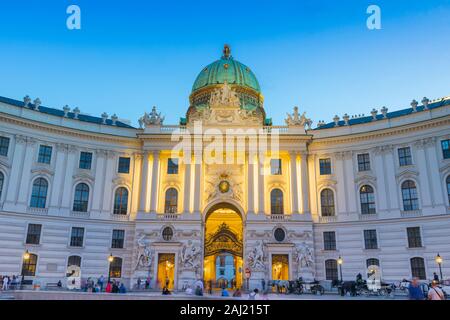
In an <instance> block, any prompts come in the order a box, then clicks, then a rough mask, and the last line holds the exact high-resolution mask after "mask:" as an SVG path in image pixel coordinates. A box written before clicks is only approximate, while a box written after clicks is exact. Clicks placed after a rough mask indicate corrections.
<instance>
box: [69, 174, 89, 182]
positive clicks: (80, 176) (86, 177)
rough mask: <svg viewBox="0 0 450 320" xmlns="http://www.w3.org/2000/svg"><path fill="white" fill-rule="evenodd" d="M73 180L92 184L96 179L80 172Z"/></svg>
mask: <svg viewBox="0 0 450 320" xmlns="http://www.w3.org/2000/svg"><path fill="white" fill-rule="evenodd" d="M73 179H74V180H83V181H86V180H87V181H90V182H94V177H93V176H91V175H90V174H88V173H86V172H79V173H77V174H75V175H73Z"/></svg>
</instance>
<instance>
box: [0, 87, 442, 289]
mask: <svg viewBox="0 0 450 320" xmlns="http://www.w3.org/2000/svg"><path fill="white" fill-rule="evenodd" d="M215 90H218V89H217V88H216V89H215ZM210 101H211V108H210V109H206V110H205V109H198V110H193V109H190V111H189V115H190V117H191V118H190V119H188V123H187V124H185V125H180V126H175V125H164V124H163V120H164V119H163V117H162V116H161V114H159V113H158V112H156V109H153V110H152V112H150V113H148V114H147V113H146V114H145V115H144V117H142V118H141V119H140V121H139V122H140V124H141V127H142V128H140V129H136V128H132V127H127V126H117V125H115V122H114V123H109V122H106V119H104V120H105V121H103V122H101V123H92V122H88V121H81V120H80V119H77V116H75V117H72V118H71V117H70V116H67V115H68V113H67V110H65V115H64V116H58V115H51V114H48V113H44V112H42V107H40V110H36V109H34V108H31V107H28V106H27V105H25V106H20V105H18V104H15V103H10V102H7V101H2V102H0V123H1V125H0V136H1V137H3V138H7V139H9V140H8V145H7V147H6V152H4V153H3V154H2V155H0V172H1V173H2V175H3V181H2V186H1V189H0V190H1V194H0V196H1V197H0V274H20V273H21V268H22V256H23V253H24V252H25V251H26V250H28V252H29V253H32V254H35V255H36V256H37V264H36V270H35V273H34V275H33V276H31V277H29V278H32V279H35V280H39V281H41V282H42V283H46V282H57V281H58V280H60V279H61V280H64V279H65V273H66V268H67V266H68V263H69V257H70V256H78V257H81V272H82V277H83V278H87V277H99V276H100V275H105V276H107V274H108V268H109V261H108V257H109V256H110V255H112V256H114V258H115V259H117V258H120V259H121V272H120V278H121V279H122V281H125V282H127V283H130V282H133V283H134V282H135V280H136V279H137V278H138V277H140V278H146V277H147V276H151V278H152V279H153V280H157V279H159V278H160V277H161V276H160V275H159V273H158V268H160V263H162V262H161V261H160V258H161V257H162V256H163V255H164V256H165V257H166V258H167V259H168V260H167V262H166V264H168V265H169V267H170V268H173V270H172V269H170V270H171V271H170V272H173V274H171V275H169V276H170V277H171V281H173V284H171V285H172V286H173V287H174V288H178V289H181V288H182V287H183V286H185V285H186V284H188V283H189V284H190V283H192V282H194V281H196V280H198V279H203V277H204V272H205V270H204V269H205V266H204V263H205V260H204V252H205V247H204V243H205V237H206V236H207V235H206V234H205V225H206V223H207V219H208V216H209V214H210V213H211V212H213V211H214V210H216V209H218V208H222V207H224V208H228V209H230V208H231V209H232V210H233V211H235V212H236V213H237V214H238V215H239V216H240V217H241V219H242V234H241V235H240V236H241V238H242V239H241V240H242V243H243V253H242V265H240V266H239V267H238V270H236V273H237V276H236V277H241V280H240V281H245V271H246V270H249V271H251V275H250V279H249V284H250V285H251V286H259V285H260V283H261V279H266V280H270V279H273V277H274V272H275V271H274V270H275V269H276V267H277V266H276V265H275V262H274V261H273V259H285V258H286V259H287V260H286V261H287V269H286V272H287V275H285V276H283V277H284V278H288V279H291V280H292V279H296V278H298V277H299V276H302V277H304V278H316V279H319V280H324V281H325V280H327V279H328V280H331V279H332V278H335V277H336V274H337V270H328V274H327V272H326V265H327V263H326V261H327V260H328V261H330V260H333V261H336V259H337V258H338V257H339V256H340V257H342V259H343V261H344V263H343V265H342V274H343V278H344V279H354V278H355V276H356V274H358V273H361V274H363V275H364V274H366V268H367V260H368V259H377V260H378V262H379V265H380V269H381V272H382V277H383V279H385V280H387V281H397V280H400V279H402V278H411V277H412V276H413V275H414V273H416V274H417V272H418V271H417V270H415V271H414V270H412V269H413V268H417V265H414V266H413V265H412V264H411V259H412V258H421V259H423V260H422V261H423V263H424V266H423V267H424V270H423V272H425V277H426V278H431V277H432V273H433V272H437V271H438V268H437V265H436V263H435V260H434V258H435V256H436V254H437V253H440V255H441V256H442V257H444V260H445V259H450V246H449V245H448V244H449V243H450V232H449V231H450V215H449V214H450V209H449V190H448V183H447V181H448V179H449V178H448V177H449V175H450V160H449V159H446V158H445V156H444V152H443V141H444V142H445V141H446V140H448V139H449V138H450V126H449V124H450V114H449V111H450V99H448V98H447V99H442V100H440V105H439V106H438V107H434V108H430V107H427V108H425V109H423V110H419V111H415V112H411V113H405V114H404V115H401V116H398V117H391V118H389V117H384V116H383V115H380V116H379V117H378V118H377V117H376V115H375V118H374V119H373V121H366V122H361V123H360V124H351V121H350V123H349V120H348V119H347V120H344V122H341V121H336V125H334V123H332V125H331V126H325V127H324V126H323V124H321V126H319V127H318V128H317V129H311V120H310V119H307V118H306V117H305V115H304V114H303V115H300V114H299V113H298V109H295V110H294V113H293V114H290V115H288V118H287V119H286V124H287V125H286V126H266V125H265V124H264V123H263V121H264V114H263V113H262V111H261V110H259V109H257V110H253V111H252V110H243V109H241V108H240V107H239V98H238V97H237V95H236V94H235V93H234V92H233V88H230V87H229V86H228V84H227V83H225V84H224V85H223V87H222V89H220V90H219V91H218V92H215V93H214V94H212V98H211V100H210ZM419 108H420V107H419ZM77 115H78V113H77ZM115 121H116V120H115ZM194 121H203V123H202V125H203V129H208V128H209V129H211V128H218V130H219V131H223V130H224V129H225V128H230V127H232V128H234V129H239V128H241V129H246V130H247V129H249V128H250V129H252V128H253V129H255V132H258V133H259V134H263V135H264V134H266V135H267V136H269V137H271V136H274V132H275V131H276V132H277V136H278V139H279V154H278V155H277V158H276V159H280V160H281V162H280V163H281V167H280V169H281V174H280V175H273V174H271V173H270V165H271V160H272V159H273V157H271V156H267V155H264V161H262V162H261V161H256V160H260V159H258V157H260V156H261V154H259V153H258V152H257V150H254V149H252V144H251V143H248V144H247V146H248V148H246V149H245V150H242V161H241V162H240V163H238V164H235V163H233V164H230V165H228V164H225V165H218V164H208V163H205V161H203V162H196V161H195V160H196V159H198V158H203V160H205V158H208V155H207V153H206V152H205V150H204V147H205V146H206V145H207V142H205V141H204V140H201V141H199V144H197V146H198V145H200V146H201V147H203V149H202V151H199V150H197V149H196V148H195V147H194V148H193V149H192V153H189V154H188V155H186V154H183V156H182V157H184V159H189V160H192V161H182V159H181V158H182V157H180V159H179V162H178V163H177V166H176V168H177V169H176V173H173V172H172V173H171V174H169V170H170V168H169V165H170V164H171V163H170V161H169V159H173V153H172V150H174V148H176V142H175V141H174V139H173V136H174V134H179V135H183V134H186V131H189V130H194V128H193V126H194ZM189 139H192V142H193V145H194V146H195V145H196V144H195V141H196V139H199V137H198V136H196V135H193V136H192V137H189ZM246 139H247V140H246V141H247V142H251V139H252V137H251V136H246ZM41 146H50V147H52V151H51V155H49V156H50V159H49V161H48V163H42V161H40V151H41V150H40V149H41ZM402 148H408V150H409V152H410V154H409V153H408V154H409V155H410V156H409V160H407V161H410V162H408V163H407V164H406V165H404V164H403V165H402V164H401V163H400V162H399V161H403V160H400V159H399V155H400V152H403V151H400V152H399V149H402ZM82 152H87V153H89V154H91V155H92V158H91V162H90V165H89V168H81V167H82V166H81V165H80V158H81V153H82ZM363 154H364V155H367V156H366V162H365V164H361V159H360V155H363ZM121 158H126V159H129V163H128V164H127V166H126V167H127V168H128V170H125V171H122V172H119V171H120V170H119V168H120V166H121V164H120V163H121V161H122V160H120V159H121ZM324 159H329V160H328V165H327V166H325V165H323V164H322V166H324V168H325V167H326V168H328V169H329V170H330V171H327V172H325V173H326V174H324V172H321V162H322V161H323V160H324ZM261 163H262V164H261ZM361 165H362V166H363V168H362V170H361V168H360V166H361ZM364 166H366V167H364ZM326 168H325V169H323V170H328V169H326ZM39 178H43V179H45V181H46V182H47V190H46V193H45V197H44V198H45V204H44V205H43V206H35V205H32V200H31V198H32V197H33V188H34V182H35V181H36V179H39ZM222 181H226V184H225V185H222V186H220V183H221V182H222ZM406 181H412V182H413V183H414V185H415V192H416V194H417V201H416V202H415V203H414V204H413V206H412V208H405V199H404V195H403V193H404V192H403V191H402V186H403V185H404V182H406ZM80 183H83V184H85V185H87V187H88V190H89V191H88V194H87V203H86V205H87V207H86V210H79V211H78V210H76V211H74V208H75V206H74V202H75V201H76V197H77V192H79V191H77V190H78V189H77V186H78V185H79V184H80ZM364 186H370V188H371V190H372V191H373V192H372V193H371V195H369V197H372V198H370V199H373V201H369V202H370V204H369V206H370V207H371V208H372V210H371V211H370V210H369V211H368V212H366V211H364V212H363V210H367V207H366V206H365V204H363V203H361V201H362V199H363V198H362V196H361V190H362V187H364ZM119 188H124V189H122V190H126V198H127V201H126V207H125V209H124V210H125V212H124V211H121V212H120V214H118V213H117V212H116V210H118V209H117V208H116V206H115V203H116V197H117V192H118V189H119ZM222 188H224V189H222ZM169 189H175V190H176V192H177V194H178V197H177V198H176V203H174V204H172V207H170V206H169V207H168V204H167V201H166V194H167V192H168V190H169ZM274 189H277V190H281V192H282V195H283V196H282V207H283V212H282V213H283V214H271V211H272V210H273V209H272V206H273V204H272V203H271V201H272V199H271V192H272V191H273V190H274ZM324 190H328V191H331V194H332V197H331V198H330V199H332V203H331V202H330V203H328V204H329V205H330V206H329V207H327V208H326V209H325V207H324V205H323V199H322V195H323V191H324ZM328 191H327V192H328ZM413 198H414V197H413ZM169 205H170V204H169ZM331 207H332V209H330V208H331ZM325 210H327V211H326V212H325ZM330 210H331V211H332V214H330V213H329V212H330ZM30 224H36V225H41V230H40V232H39V240H38V241H37V242H36V243H34V244H32V243H29V242H30V241H28V240H29V239H27V233H29V226H30ZM77 227H78V228H83V230H84V233H83V237H82V238H83V239H82V241H81V242H82V243H81V245H79V246H77V245H73V243H72V241H71V235H73V228H77ZM417 227H418V228H419V229H416V230H419V231H418V232H419V235H420V242H421V243H420V245H416V246H414V245H411V244H410V243H409V240H408V228H417ZM167 228H169V229H170V230H169V229H167ZM114 230H119V231H121V232H122V231H123V234H122V233H121V238H123V246H122V245H119V247H122V248H118V247H117V245H112V242H113V241H112V238H113V234H116V233H115V231H114ZM280 230H281V231H280ZM365 231H373V232H371V233H370V234H371V237H372V238H371V239H367V238H368V237H369V235H368V234H366V232H365ZM324 232H325V233H326V232H334V235H335V246H333V245H331V247H330V246H329V245H330V244H329V243H328V244H325V243H324V239H325V238H324ZM374 234H375V235H376V236H375V238H376V239H375V243H376V245H373V244H374V239H373V237H374ZM416 235H417V234H416ZM410 237H411V235H410ZM416 238H417V236H416ZM331 242H332V241H331ZM368 243H369V245H368ZM371 244H372V245H371ZM113 247H116V248H113ZM117 261H119V260H117ZM277 261H278V260H277ZM371 261H373V260H371ZM172 263H173V265H172ZM332 265H333V264H331V267H332ZM274 268H275V269H274ZM328 269H330V266H329V267H328ZM331 269H333V268H331ZM167 270H168V269H167ZM443 272H444V275H450V269H449V268H448V266H447V264H446V263H444V264H443ZM172 278H173V279H172Z"/></svg>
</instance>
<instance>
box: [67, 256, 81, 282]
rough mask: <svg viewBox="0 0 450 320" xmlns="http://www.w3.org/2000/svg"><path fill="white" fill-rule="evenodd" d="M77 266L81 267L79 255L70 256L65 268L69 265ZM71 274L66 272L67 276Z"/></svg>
mask: <svg viewBox="0 0 450 320" xmlns="http://www.w3.org/2000/svg"><path fill="white" fill-rule="evenodd" d="M73 266H76V267H79V268H81V257H80V256H70V257H69V259H68V260H67V269H68V268H69V267H73ZM71 275H72V274H71V273H67V277H70V276H71Z"/></svg>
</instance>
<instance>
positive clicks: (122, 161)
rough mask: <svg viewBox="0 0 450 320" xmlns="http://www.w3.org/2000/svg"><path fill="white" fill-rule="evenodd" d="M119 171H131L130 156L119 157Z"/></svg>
mask: <svg viewBox="0 0 450 320" xmlns="http://www.w3.org/2000/svg"><path fill="white" fill-rule="evenodd" d="M118 171H119V173H130V158H125V157H120V158H119V170H118Z"/></svg>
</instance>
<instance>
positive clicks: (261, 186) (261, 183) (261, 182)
mask: <svg viewBox="0 0 450 320" xmlns="http://www.w3.org/2000/svg"><path fill="white" fill-rule="evenodd" d="M261 157H262V159H261ZM264 166H265V160H264V156H261V155H259V156H258V173H259V174H258V200H259V201H258V213H259V214H265V213H266V208H265V204H266V199H265V195H266V188H265V174H266V172H265V168H264Z"/></svg>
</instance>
